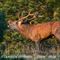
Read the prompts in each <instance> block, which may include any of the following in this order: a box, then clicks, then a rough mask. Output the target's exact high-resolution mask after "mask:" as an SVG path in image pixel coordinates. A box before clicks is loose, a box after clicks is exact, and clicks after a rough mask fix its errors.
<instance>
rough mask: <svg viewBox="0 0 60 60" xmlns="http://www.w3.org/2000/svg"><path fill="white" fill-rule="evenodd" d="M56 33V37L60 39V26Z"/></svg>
mask: <svg viewBox="0 0 60 60" xmlns="http://www.w3.org/2000/svg"><path fill="white" fill-rule="evenodd" d="M54 35H55V37H56V38H57V39H58V40H60V27H58V28H57V29H56V31H55V34H54Z"/></svg>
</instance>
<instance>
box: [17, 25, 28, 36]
mask: <svg viewBox="0 0 60 60" xmlns="http://www.w3.org/2000/svg"><path fill="white" fill-rule="evenodd" d="M17 27H18V31H19V33H21V34H22V35H24V36H26V35H27V34H28V31H29V28H28V25H27V26H26V25H25V24H21V25H19V24H18V25H17Z"/></svg>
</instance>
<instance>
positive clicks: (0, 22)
mask: <svg viewBox="0 0 60 60" xmlns="http://www.w3.org/2000/svg"><path fill="white" fill-rule="evenodd" d="M28 12H32V13H34V12H37V13H38V14H39V16H40V17H37V18H35V19H32V20H31V21H30V22H29V23H30V24H38V23H42V22H50V21H60V0H0V55H14V54H16V55H17V54H24V53H25V54H28V53H29V54H30V53H31V50H32V49H34V47H35V43H34V42H32V41H30V40H28V39H26V38H25V37H23V36H22V35H21V34H19V33H18V32H17V31H15V30H14V31H12V30H10V29H9V28H8V23H7V21H8V20H9V19H13V20H18V15H17V13H19V15H20V16H25V15H27V13H28ZM26 20H27V21H29V19H26ZM59 44H60V42H59V41H58V40H57V39H56V38H55V37H54V36H50V37H48V38H47V39H45V40H44V41H42V42H41V43H40V45H41V47H40V48H41V50H42V51H45V52H49V50H51V49H52V50H54V49H55V50H56V48H57V46H58V48H59V47H60V45H59ZM59 49H60V48H59Z"/></svg>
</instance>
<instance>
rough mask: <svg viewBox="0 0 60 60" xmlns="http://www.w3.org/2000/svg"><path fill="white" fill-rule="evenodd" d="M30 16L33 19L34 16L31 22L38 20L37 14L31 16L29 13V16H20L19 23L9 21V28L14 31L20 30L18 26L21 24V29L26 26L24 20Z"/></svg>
mask: <svg viewBox="0 0 60 60" xmlns="http://www.w3.org/2000/svg"><path fill="white" fill-rule="evenodd" d="M29 16H31V17H32V16H33V17H32V18H31V19H30V20H32V19H34V18H36V16H35V14H30V12H29V14H28V15H27V16H25V17H23V16H20V17H19V19H18V20H17V21H16V20H9V21H8V27H9V28H10V29H12V30H14V29H18V27H17V25H18V24H19V26H20V27H21V26H22V25H23V24H24V23H23V22H24V20H26V18H27V17H29Z"/></svg>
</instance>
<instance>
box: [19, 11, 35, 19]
mask: <svg viewBox="0 0 60 60" xmlns="http://www.w3.org/2000/svg"><path fill="white" fill-rule="evenodd" d="M29 16H33V18H35V17H36V16H35V15H34V14H31V13H30V12H29V13H28V15H27V16H25V17H23V16H21V17H20V19H19V20H24V19H26V18H27V17H29Z"/></svg>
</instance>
